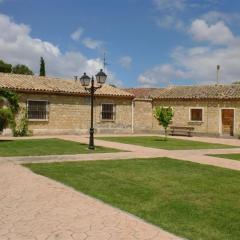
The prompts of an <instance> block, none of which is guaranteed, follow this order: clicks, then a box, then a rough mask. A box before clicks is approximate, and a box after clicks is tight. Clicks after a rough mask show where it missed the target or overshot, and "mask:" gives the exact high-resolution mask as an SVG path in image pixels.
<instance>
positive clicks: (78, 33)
mask: <svg viewBox="0 0 240 240" xmlns="http://www.w3.org/2000/svg"><path fill="white" fill-rule="evenodd" d="M83 32H84V29H83V28H81V27H79V28H78V29H76V30H75V31H74V32H73V33H72V34H71V39H72V40H73V41H76V42H77V41H79V40H80V38H81V36H82V34H83Z"/></svg>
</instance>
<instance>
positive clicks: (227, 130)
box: [222, 109, 234, 136]
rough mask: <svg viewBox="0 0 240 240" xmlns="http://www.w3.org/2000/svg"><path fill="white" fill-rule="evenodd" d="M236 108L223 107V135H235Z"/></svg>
mask: <svg viewBox="0 0 240 240" xmlns="http://www.w3.org/2000/svg"><path fill="white" fill-rule="evenodd" d="M233 133H234V109H222V135H225V136H233Z"/></svg>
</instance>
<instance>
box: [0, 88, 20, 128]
mask: <svg viewBox="0 0 240 240" xmlns="http://www.w3.org/2000/svg"><path fill="white" fill-rule="evenodd" d="M18 110H19V104H18V97H17V95H16V94H15V93H13V92H10V91H7V90H4V89H0V132H2V131H3V129H5V128H6V127H8V126H9V125H12V126H11V127H13V125H14V120H15V114H16V113H17V112H18Z"/></svg>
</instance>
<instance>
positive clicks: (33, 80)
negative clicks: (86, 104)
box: [0, 73, 134, 97]
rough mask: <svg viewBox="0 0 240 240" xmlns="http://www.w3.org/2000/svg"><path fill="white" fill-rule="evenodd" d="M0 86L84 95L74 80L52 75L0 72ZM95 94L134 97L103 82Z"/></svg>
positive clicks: (19, 89)
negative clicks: (40, 75) (41, 75)
mask: <svg viewBox="0 0 240 240" xmlns="http://www.w3.org/2000/svg"><path fill="white" fill-rule="evenodd" d="M0 88H5V89H9V90H14V91H17V92H18V91H19V92H23V91H24V92H25V91H26V92H41V93H60V94H67V95H86V91H85V89H84V87H82V85H81V83H80V82H78V81H75V80H63V79H60V78H54V77H39V76H35V75H33V76H31V75H20V74H7V73H0ZM96 95H99V96H118V97H134V95H133V94H131V93H129V92H127V91H124V90H122V89H119V88H116V87H113V86H110V85H108V84H104V85H103V87H102V88H100V89H99V90H98V91H97V92H96Z"/></svg>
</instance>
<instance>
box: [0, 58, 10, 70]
mask: <svg viewBox="0 0 240 240" xmlns="http://www.w3.org/2000/svg"><path fill="white" fill-rule="evenodd" d="M0 72H3V73H11V72H12V65H11V64H8V63H5V62H4V61H3V60H0Z"/></svg>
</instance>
